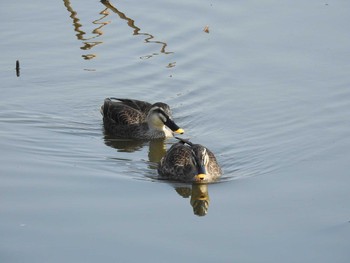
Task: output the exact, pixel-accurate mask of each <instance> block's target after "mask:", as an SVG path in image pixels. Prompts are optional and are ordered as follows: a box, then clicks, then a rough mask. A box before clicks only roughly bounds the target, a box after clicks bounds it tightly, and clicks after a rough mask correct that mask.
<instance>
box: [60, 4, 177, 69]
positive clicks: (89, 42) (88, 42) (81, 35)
mask: <svg viewBox="0 0 350 263" xmlns="http://www.w3.org/2000/svg"><path fill="white" fill-rule="evenodd" d="M63 2H64V6H65V7H66V8H67V11H68V12H69V13H70V18H72V20H73V26H74V31H75V32H76V36H77V39H78V40H79V41H82V43H83V45H82V46H81V47H80V49H82V50H91V49H93V48H94V47H95V46H97V45H99V44H102V43H103V41H93V40H94V39H97V38H98V37H100V36H101V35H103V31H102V28H103V27H104V26H106V25H108V24H110V21H106V22H103V21H102V20H103V19H104V18H106V17H107V16H108V15H109V10H111V11H112V12H113V13H115V14H117V15H118V16H119V18H120V19H122V20H125V21H126V22H127V25H128V26H129V27H130V28H132V29H133V35H141V36H145V39H144V41H145V43H155V44H158V45H160V46H161V48H160V51H159V52H160V53H161V54H171V53H173V52H169V51H166V47H167V43H165V42H162V41H157V40H154V36H153V35H152V34H149V33H144V32H140V31H141V28H139V27H137V26H136V25H135V21H134V20H133V19H131V18H129V17H128V16H126V15H125V14H124V13H123V12H121V11H119V10H118V9H117V8H116V7H115V6H114V5H112V4H111V3H110V2H109V1H105V0H101V3H102V4H103V5H104V6H105V8H104V9H103V10H102V11H100V12H99V14H100V15H101V17H100V18H98V19H96V20H94V21H92V23H93V24H94V25H96V26H97V27H96V28H95V29H94V30H92V34H93V36H92V37H89V38H87V37H85V35H86V32H85V31H83V30H82V27H83V25H82V23H81V21H80V19H79V18H78V13H77V12H76V11H75V10H74V9H73V7H72V5H71V3H70V0H63ZM160 53H157V52H154V53H152V54H149V55H145V56H142V57H140V58H141V59H148V58H151V57H153V56H156V55H159V54H160ZM82 57H83V58H84V59H85V60H89V59H93V58H95V57H96V54H94V53H90V54H85V55H82ZM170 66H174V65H170V64H169V65H168V67H170Z"/></svg>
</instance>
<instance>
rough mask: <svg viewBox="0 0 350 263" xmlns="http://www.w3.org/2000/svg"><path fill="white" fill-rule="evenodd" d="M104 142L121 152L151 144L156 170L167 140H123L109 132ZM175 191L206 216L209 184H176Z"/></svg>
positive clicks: (195, 209) (201, 214) (153, 167)
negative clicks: (188, 199)
mask: <svg viewBox="0 0 350 263" xmlns="http://www.w3.org/2000/svg"><path fill="white" fill-rule="evenodd" d="M104 142H105V144H106V145H107V146H109V147H112V148H114V149H117V150H118V151H119V152H130V153H131V152H135V151H138V150H140V149H142V148H143V147H146V146H147V145H148V146H149V150H148V160H149V166H148V167H149V168H150V169H152V170H156V169H157V168H158V163H159V162H160V160H161V159H162V157H163V156H164V155H165V153H166V144H165V140H163V139H160V140H151V141H142V140H125V139H124V140H121V139H117V138H114V137H112V136H110V135H108V134H105V135H104ZM174 188H175V191H176V192H177V193H178V194H179V195H180V196H182V197H183V198H190V204H191V206H192V207H193V213H194V214H195V215H197V216H205V215H206V214H207V213H208V208H209V203H210V199H209V193H208V184H192V185H183V184H181V185H175V186H174Z"/></svg>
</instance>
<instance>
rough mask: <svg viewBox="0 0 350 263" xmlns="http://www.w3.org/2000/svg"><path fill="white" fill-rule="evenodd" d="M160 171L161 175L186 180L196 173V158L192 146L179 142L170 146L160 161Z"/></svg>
mask: <svg viewBox="0 0 350 263" xmlns="http://www.w3.org/2000/svg"><path fill="white" fill-rule="evenodd" d="M158 172H159V174H160V175H162V176H165V177H168V178H172V179H181V180H184V179H186V178H187V177H188V178H191V177H192V176H194V175H195V174H196V165H195V160H194V159H193V154H192V150H191V148H190V147H188V146H186V145H184V144H183V143H181V142H179V143H176V144H174V145H173V146H171V147H170V149H169V150H168V152H167V153H166V155H165V156H164V157H163V159H162V160H161V161H160V164H159V167H158Z"/></svg>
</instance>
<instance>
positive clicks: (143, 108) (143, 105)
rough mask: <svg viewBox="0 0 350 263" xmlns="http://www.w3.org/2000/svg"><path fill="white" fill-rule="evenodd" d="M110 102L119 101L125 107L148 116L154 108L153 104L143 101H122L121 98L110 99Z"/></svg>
mask: <svg viewBox="0 0 350 263" xmlns="http://www.w3.org/2000/svg"><path fill="white" fill-rule="evenodd" d="M110 100H113V101H117V102H119V103H122V104H123V105H125V106H129V107H131V108H133V109H135V110H138V111H140V112H143V113H145V114H147V113H148V111H149V110H150V108H151V107H152V104H151V103H148V102H146V101H142V100H132V99H120V98H110Z"/></svg>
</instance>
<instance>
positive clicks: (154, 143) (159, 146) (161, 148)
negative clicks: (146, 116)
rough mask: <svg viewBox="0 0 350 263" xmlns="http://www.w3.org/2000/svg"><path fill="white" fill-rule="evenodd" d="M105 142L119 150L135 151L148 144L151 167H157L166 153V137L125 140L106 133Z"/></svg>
mask: <svg viewBox="0 0 350 263" xmlns="http://www.w3.org/2000/svg"><path fill="white" fill-rule="evenodd" d="M104 142H105V144H106V145H107V146H110V147H112V148H114V149H117V150H118V151H119V152H135V151H138V150H140V149H141V148H143V147H145V146H147V145H148V146H149V150H148V160H149V163H150V165H149V167H150V168H151V169H157V167H158V163H159V161H160V159H162V157H163V156H164V155H165V153H166V147H165V140H164V139H159V140H151V141H144V140H125V139H118V138H115V137H113V136H110V135H108V134H106V133H105V134H104Z"/></svg>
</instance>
